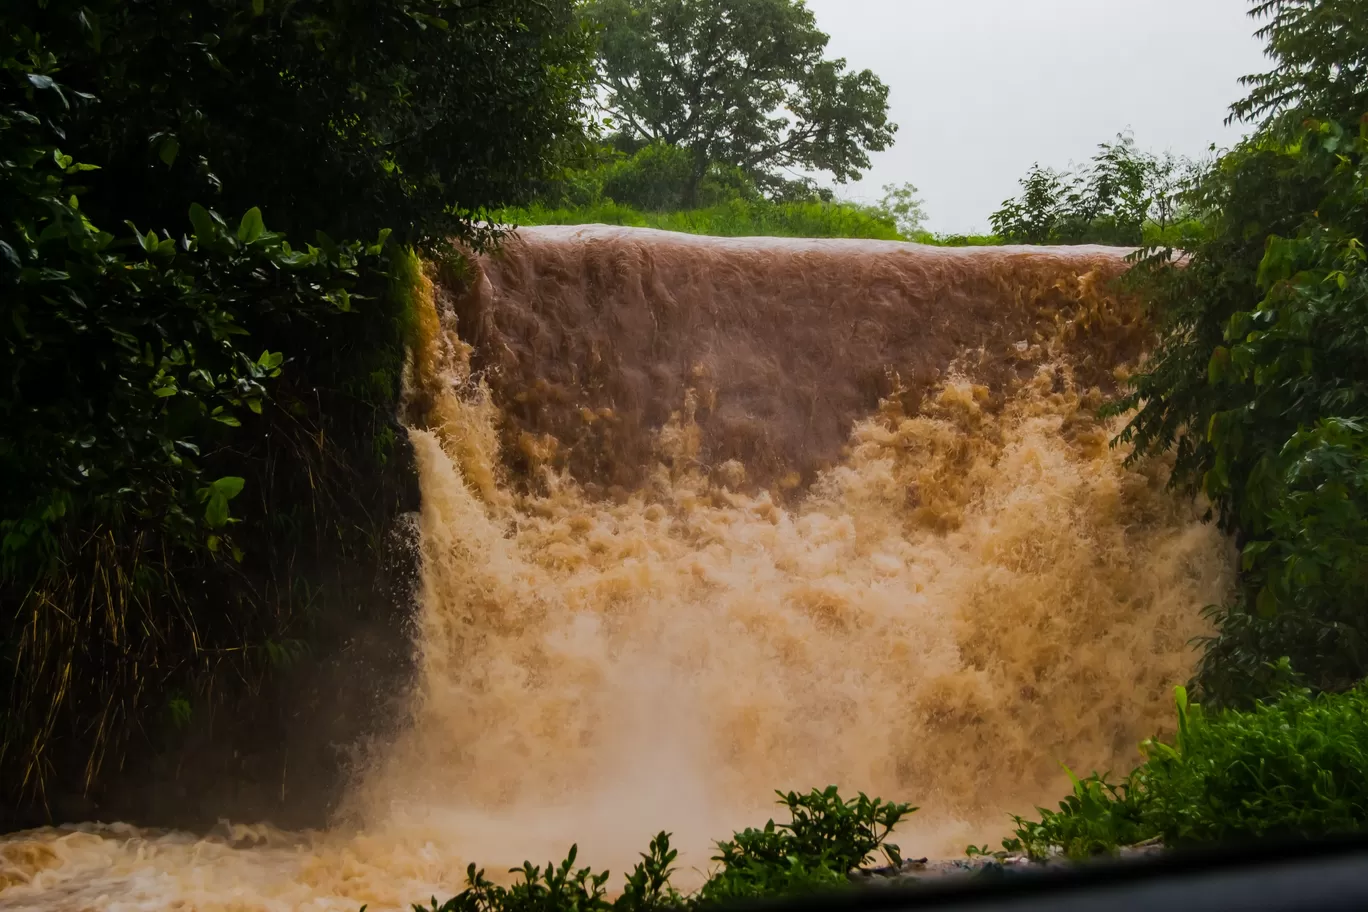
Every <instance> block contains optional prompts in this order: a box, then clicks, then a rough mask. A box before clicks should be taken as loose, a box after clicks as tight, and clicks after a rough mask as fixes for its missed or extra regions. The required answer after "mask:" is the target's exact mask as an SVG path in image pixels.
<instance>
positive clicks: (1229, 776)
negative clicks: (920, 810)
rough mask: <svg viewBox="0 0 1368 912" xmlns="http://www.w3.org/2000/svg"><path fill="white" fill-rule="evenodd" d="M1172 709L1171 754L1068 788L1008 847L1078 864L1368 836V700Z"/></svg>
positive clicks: (1151, 753)
mask: <svg viewBox="0 0 1368 912" xmlns="http://www.w3.org/2000/svg"><path fill="white" fill-rule="evenodd" d="M1281 669H1282V675H1281V677H1283V678H1284V679H1285V678H1286V673H1287V670H1288V669H1287V665H1286V662H1283V663H1281ZM1275 670H1276V669H1275ZM1177 705H1178V733H1177V736H1176V738H1175V739H1174V743H1173V744H1165V743H1163V742H1160V741H1156V740H1151V741H1147V742H1145V744H1144V745H1143V746H1142V750H1143V752H1144V754H1145V762H1144V763H1143V764H1142V765H1141V766H1139V767H1138V768H1137V769H1136V770H1135V771H1134V772H1132V773H1131V774H1130V775H1129V776H1128V777H1126V779H1125V780H1124V781H1122V782H1121V783H1118V784H1112V783H1109V782H1107V781H1106V779H1105V777H1102V776H1097V775H1093V776H1091V777H1089V778H1087V779H1083V780H1079V779H1076V778H1075V779H1074V780H1073V781H1074V789H1073V793H1072V794H1071V795H1070V796H1069V797H1068V798H1066V799H1065V800H1064V801H1062V802H1061V803H1060V805H1059V810H1058V811H1048V810H1045V809H1043V808H1037V810H1038V811H1039V813H1040V819H1039V820H1037V821H1029V820H1024V819H1022V818H1019V817H1018V818H1016V822H1017V830H1016V835H1015V836H1014V837H1011V838H1008V839H1006V840H1004V841H1003V848H1004V849H1005V850H1006V851H1008V852H1027V853H1029V854H1030V855H1032V856H1033V857H1037V858H1042V857H1046V856H1048V855H1050V854H1052V853H1054V852H1056V851H1058V852H1062V853H1063V854H1065V855H1067V856H1069V857H1071V858H1084V857H1088V856H1091V855H1096V854H1103V853H1108V852H1115V851H1116V850H1117V848H1119V847H1120V846H1124V845H1131V844H1134V843H1138V842H1143V841H1148V840H1151V839H1160V840H1162V841H1163V843H1164V844H1165V845H1168V846H1188V845H1216V844H1226V843H1232V842H1238V841H1241V840H1249V839H1259V838H1289V837H1311V836H1324V835H1329V834H1335V833H1347V832H1356V831H1359V830H1361V829H1363V828H1364V827H1365V825H1368V689H1365V688H1363V687H1359V688H1356V689H1354V690H1351V691H1348V692H1346V693H1342V694H1321V695H1319V696H1313V695H1312V694H1311V693H1310V691H1308V690H1306V689H1303V688H1292V689H1290V690H1287V691H1286V692H1284V694H1283V695H1282V696H1281V697H1280V698H1278V699H1277V700H1275V701H1272V702H1268V703H1261V704H1258V705H1255V706H1254V707H1253V708H1252V709H1249V710H1247V711H1239V710H1229V709H1227V710H1222V711H1219V712H1216V713H1207V712H1204V711H1203V709H1202V708H1201V707H1200V706H1197V705H1196V704H1190V703H1188V702H1187V697H1186V694H1185V692H1184V691H1183V690H1182V688H1179V689H1178V698H1177Z"/></svg>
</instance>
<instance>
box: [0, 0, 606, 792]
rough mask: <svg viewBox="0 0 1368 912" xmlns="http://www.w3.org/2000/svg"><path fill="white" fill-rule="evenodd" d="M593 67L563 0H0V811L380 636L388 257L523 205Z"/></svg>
mask: <svg viewBox="0 0 1368 912" xmlns="http://www.w3.org/2000/svg"><path fill="white" fill-rule="evenodd" d="M591 64H592V43H591V37H590V36H589V35H588V34H587V33H586V31H585V30H584V28H583V27H582V25H581V24H580V22H579V18H578V15H577V12H576V10H575V8H574V4H573V3H572V2H570V0H560V2H541V0H527V2H522V0H513V2H508V3H500V4H495V5H483V6H476V7H469V6H466V5H464V4H461V3H459V2H456V0H430V2H409V0H375V2H357V3H346V4H334V3H331V2H327V3H324V2H308V0H305V2H289V3H285V2H277V0H253V2H242V3H239V2H229V0H196V2H189V3H186V2H177V3H161V2H137V3H125V2H119V0H103V2H102V0H83V2H81V3H76V2H67V0H41V2H40V0H15V2H12V3H6V4H5V5H4V7H3V9H0V71H2V72H0V307H3V311H4V313H3V319H0V335H3V346H4V347H3V358H4V370H3V376H4V377H5V386H4V387H3V389H0V424H2V425H3V426H4V429H5V431H4V436H3V437H2V438H0V471H3V473H4V475H5V478H6V484H5V485H4V487H3V489H2V490H0V510H2V512H0V604H2V605H3V611H0V681H3V683H0V807H4V808H6V812H5V813H6V814H8V813H11V812H12V810H11V809H16V808H20V807H23V806H25V804H27V806H30V807H31V806H34V803H35V802H36V803H37V805H38V806H39V807H41V806H42V804H43V803H44V802H45V800H46V797H45V796H48V795H50V794H54V793H55V794H56V795H58V796H60V795H63V794H66V795H70V794H73V793H74V794H80V793H81V792H82V791H83V790H87V789H90V788H94V787H95V786H96V785H97V784H98V783H100V782H101V781H103V780H106V779H110V778H112V777H113V776H114V775H115V774H116V773H117V771H118V769H119V767H120V765H121V764H122V762H123V759H124V757H125V755H126V754H125V750H126V749H128V748H130V747H133V748H136V747H138V746H140V745H148V746H152V747H154V748H155V746H156V744H158V743H166V742H168V741H173V740H175V739H177V738H180V739H182V740H184V739H187V738H189V737H190V735H191V734H192V733H193V734H194V735H195V736H196V737H197V738H198V739H199V740H200V741H202V742H203V741H205V740H206V739H208V740H210V741H211V742H212V739H209V738H208V732H209V731H210V730H211V726H212V725H213V724H214V715H215V712H214V711H215V710H216V709H219V708H224V707H231V706H232V705H233V704H234V703H235V702H236V701H246V703H247V704H248V705H253V704H254V705H255V706H256V708H255V709H253V710H251V713H250V714H249V715H247V716H246V717H245V718H244V724H243V726H242V727H243V729H244V731H245V732H246V733H247V734H248V736H249V738H253V737H254V738H255V739H257V740H258V741H261V740H265V741H267V742H268V743H269V742H270V741H271V740H272V739H284V738H285V734H284V733H283V731H282V728H281V727H280V726H283V725H284V721H283V717H280V719H279V720H278V724H277V725H270V724H263V722H265V720H266V719H267V718H269V717H268V716H266V715H265V714H264V713H263V711H262V709H261V708H260V707H261V705H262V704H265V705H266V706H271V705H272V700H271V699H270V694H271V693H275V694H276V696H279V695H280V694H281V691H279V690H277V691H269V682H270V681H272V680H276V679H279V678H280V677H281V675H279V674H277V675H274V676H273V675H271V674H268V672H271V670H272V669H275V670H276V671H278V672H281V671H282V669H284V668H285V667H286V666H294V665H300V664H313V665H315V666H319V665H321V664H324V663H325V659H326V657H327V656H328V655H330V654H331V655H334V656H335V655H336V654H337V652H338V650H341V649H343V648H344V646H345V644H346V642H347V641H348V639H349V637H350V635H351V633H352V632H353V628H354V626H355V625H356V624H357V623H365V622H369V623H371V624H372V625H374V626H377V627H381V628H388V629H392V630H393V631H394V634H393V635H391V638H390V639H391V642H393V641H394V640H395V639H396V638H402V632H401V631H402V623H401V622H402V611H404V610H406V608H404V607H403V606H404V605H405V604H406V603H407V601H408V594H407V592H406V591H388V590H389V589H391V588H394V587H397V589H398V590H403V588H404V584H403V581H402V579H400V578H399V577H402V573H399V574H398V576H397V577H396V575H395V574H394V573H390V572H388V571H387V570H386V567H385V561H386V559H387V558H386V555H387V553H389V552H390V551H393V550H394V549H393V548H392V547H390V545H389V544H388V541H389V537H390V535H391V532H392V527H393V524H394V519H395V517H396V515H397V514H398V513H399V512H400V511H401V510H402V509H406V508H409V509H411V507H412V503H411V500H412V498H411V497H408V498H407V502H408V506H407V507H405V502H406V495H405V493H404V492H405V490H406V489H407V488H409V487H411V482H410V480H409V478H408V474H407V470H406V469H405V468H404V466H403V464H402V463H403V454H404V450H403V448H402V445H401V444H402V441H401V439H400V436H399V434H398V433H397V426H396V424H395V421H396V402H397V395H398V387H399V374H400V369H401V367H402V361H403V353H404V344H405V331H406V320H407V314H406V310H405V307H406V295H405V290H406V288H407V287H408V284H409V281H408V279H409V278H411V275H412V272H413V269H414V268H415V267H414V264H413V255H412V254H411V253H409V252H408V247H407V246H406V245H415V246H416V247H417V248H418V249H420V250H435V249H437V245H440V244H444V243H445V242H446V240H447V239H448V238H451V237H456V238H460V239H463V240H465V241H467V242H469V243H474V244H479V243H482V242H484V241H485V240H487V239H488V237H489V234H490V232H489V229H487V228H482V227H480V224H481V222H480V220H479V219H480V216H481V214H482V213H483V212H485V211H486V210H487V209H488V208H489V207H493V206H504V205H510V204H519V203H523V202H526V201H528V200H530V199H531V191H530V186H529V181H532V182H535V180H536V179H538V178H539V177H544V176H546V175H548V174H550V173H551V172H552V171H553V170H555V169H556V168H557V167H559V164H558V163H559V162H560V161H561V159H562V158H563V157H564V156H565V155H566V154H567V151H566V150H567V149H570V150H573V149H574V148H575V146H576V143H578V142H580V140H579V139H577V137H582V136H583V131H582V129H581V126H580V125H581V114H580V110H579V103H580V100H581V99H582V98H583V97H584V92H585V86H586V85H587V84H588V80H589V76H590V72H591ZM491 110H497V111H499V112H500V114H499V116H498V117H494V118H490V117H489V116H488V112H489V111H491ZM268 226H269V227H268ZM272 229H274V230H272ZM396 459H398V462H396V461H395V460H396ZM363 477H364V478H367V479H369V480H370V481H369V482H368V483H366V484H361V485H358V484H356V483H355V481H356V479H358V478H363ZM400 550H402V549H400ZM409 560H410V561H411V558H409ZM358 602H360V603H361V607H360V608H359V609H358V607H357V606H358ZM306 660H307V661H306ZM349 661H353V662H356V661H361V657H359V656H355V655H353V656H350V657H349ZM282 674H283V672H282ZM345 680H346V676H345V675H338V676H337V679H336V680H335V681H334V682H333V683H334V684H335V685H336V686H338V687H340V688H342V689H343V690H345V687H346V685H345ZM301 684H302V682H301V681H300V680H295V681H294V682H293V684H291V685H288V686H289V687H292V688H295V689H298V688H300V687H301ZM276 686H277V687H284V686H286V685H283V684H280V683H279V681H277V685H276ZM263 688H268V690H265V691H264V690H263ZM358 692H359V691H358ZM341 697H342V694H341V693H333V694H331V695H330V698H331V699H333V700H338V699H339V698H341ZM324 705H327V704H324ZM334 705H336V704H334ZM358 710H359V707H353V712H354V713H356V712H357V711H358ZM253 715H254V716H255V718H253ZM334 715H336V714H334ZM227 716H228V718H226V719H224V720H220V721H219V723H218V724H219V726H220V728H222V727H223V726H224V725H228V724H229V723H230V722H231V717H232V713H231V712H230V713H228V714H227ZM247 719H250V720H251V721H250V722H248V721H247ZM344 724H347V723H346V722H345V720H344ZM178 731H180V732H181V734H180V735H178V734H177V732H178ZM325 737H326V736H325ZM248 746H249V745H247V744H236V743H235V744H233V746H232V749H231V750H224V751H222V752H221V753H223V754H227V755H236V754H237V752H238V750H237V749H238V747H242V748H244V751H245V749H246V748H247V747H248ZM252 746H255V745H252ZM217 753H219V752H214V754H215V755H214V756H212V757H211V758H209V760H212V761H217V760H218V757H217ZM224 762H225V763H226V762H227V761H226V760H225V761H224ZM204 766H205V768H206V771H207V773H208V775H210V776H212V775H214V771H215V770H219V771H220V772H221V773H222V774H224V775H232V773H223V772H222V770H220V769H219V766H218V765H217V764H216V762H208V761H206V763H205V764H204ZM306 767H307V765H306ZM301 774H302V775H303V776H305V777H306V781H307V777H309V776H311V775H312V771H311V770H310V769H308V768H306V769H305V770H303V771H301ZM263 810H264V809H263Z"/></svg>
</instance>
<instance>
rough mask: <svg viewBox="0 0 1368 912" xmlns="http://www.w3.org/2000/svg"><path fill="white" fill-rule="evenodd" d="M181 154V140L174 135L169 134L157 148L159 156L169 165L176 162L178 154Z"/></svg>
mask: <svg viewBox="0 0 1368 912" xmlns="http://www.w3.org/2000/svg"><path fill="white" fill-rule="evenodd" d="M178 154H180V140H179V139H177V138H176V137H175V136H174V135H171V136H167V137H166V138H165V139H163V140H162V142H161V145H160V146H159V147H158V148H157V156H158V157H159V158H160V159H161V160H162V161H163V162H165V163H166V165H167V167H170V166H171V165H173V164H175V161H176V156H177V155H178Z"/></svg>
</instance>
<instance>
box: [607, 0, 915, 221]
mask: <svg viewBox="0 0 1368 912" xmlns="http://www.w3.org/2000/svg"><path fill="white" fill-rule="evenodd" d="M587 14H588V16H589V18H590V19H591V21H593V22H594V23H595V24H596V25H597V27H598V28H599V29H601V31H602V37H601V42H600V48H599V72H600V79H601V83H602V87H603V89H604V91H605V99H604V102H605V107H606V111H607V113H608V114H609V115H610V121H609V123H608V124H607V126H608V127H609V129H610V130H613V131H616V132H618V133H619V134H620V135H621V136H622V137H623V138H624V139H625V140H626V141H627V142H628V143H638V144H649V143H664V144H666V145H668V146H675V147H678V148H679V149H682V150H684V151H686V152H687V153H688V156H689V158H688V171H687V173H686V180H685V183H684V194H683V197H682V199H681V201H680V203H679V204H678V205H677V206H676V208H679V207H682V208H694V207H696V206H698V205H700V203H701V199H700V196H699V192H700V188H701V187H702V184H703V182H704V179H705V178H706V177H707V175H708V174H709V173H710V171H711V170H712V169H713V168H714V167H715V166H718V165H721V166H723V167H725V168H727V169H739V170H740V171H741V172H743V173H744V174H746V175H747V176H748V177H749V178H750V179H751V180H752V181H753V182H754V183H755V184H756V185H757V186H758V187H760V188H761V189H763V190H765V191H766V192H767V193H770V194H771V195H773V194H778V195H780V196H783V195H785V194H787V193H789V192H791V187H790V185H792V184H793V181H792V180H791V179H789V178H785V177H783V176H782V174H783V172H784V171H786V170H812V171H825V172H829V173H831V174H832V175H834V177H835V178H836V180H837V181H845V180H849V179H852V178H858V177H859V174H860V172H861V171H862V170H863V169H865V168H867V167H869V155H868V153H869V152H870V151H878V150H882V149H886V148H888V146H889V145H891V143H892V141H893V134H894V132H895V131H896V129H897V127H896V126H895V125H893V124H890V123H889V122H888V116H887V114H888V88H887V86H885V85H884V84H883V83H882V82H880V81H879V79H878V77H876V76H875V75H874V74H873V73H871V72H870V71H869V70H862V71H859V72H850V71H847V69H846V62H845V61H844V60H840V59H835V60H832V59H827V58H825V57H824V54H825V51H826V45H827V40H828V39H827V36H826V35H825V34H823V33H822V32H821V31H820V30H819V29H818V28H817V25H816V21H815V19H814V18H813V15H812V13H811V11H810V10H808V9H807V8H806V6H804V4H803V3H801V2H797V0H744V2H736V0H593V2H591V3H589V4H588V6H587ZM801 192H802V193H803V194H804V195H806V194H808V193H810V192H811V191H810V188H809V187H808V186H807V185H806V184H805V185H804V186H803V187H802V188H801ZM619 201H620V202H626V200H619Z"/></svg>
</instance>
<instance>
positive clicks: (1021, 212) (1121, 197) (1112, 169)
mask: <svg viewBox="0 0 1368 912" xmlns="http://www.w3.org/2000/svg"><path fill="white" fill-rule="evenodd" d="M1097 149H1098V151H1097V154H1096V155H1094V156H1093V157H1092V159H1091V160H1090V161H1089V162H1088V163H1087V164H1086V165H1084V166H1083V167H1082V168H1080V169H1079V170H1078V171H1076V172H1068V171H1065V172H1059V171H1055V170H1054V169H1051V168H1042V167H1041V166H1040V165H1039V164H1038V163H1037V164H1033V165H1032V166H1031V168H1030V170H1029V171H1027V172H1026V176H1025V177H1024V178H1022V179H1021V182H1020V185H1021V190H1022V192H1021V195H1020V196H1018V197H1017V198H1016V199H1010V200H1005V201H1004V202H1003V204H1002V207H1001V208H1000V209H999V210H998V211H997V212H995V213H993V215H992V216H991V221H992V225H993V230H994V231H995V232H997V234H998V236H999V237H1001V238H1003V239H1004V240H1007V241H1010V242H1014V243H1022V244H1086V243H1092V244H1124V245H1132V244H1136V245H1138V244H1140V243H1142V241H1143V240H1144V237H1145V227H1146V225H1147V224H1150V223H1153V224H1154V226H1155V228H1156V229H1157V230H1158V231H1159V232H1160V233H1161V234H1162V233H1163V232H1165V231H1167V230H1168V229H1169V228H1170V227H1171V226H1172V224H1173V223H1174V221H1175V219H1176V217H1177V214H1178V197H1179V192H1180V190H1181V189H1182V187H1183V186H1185V182H1186V180H1187V179H1188V176H1189V175H1190V173H1191V170H1192V165H1191V163H1190V162H1189V161H1188V160H1187V159H1180V158H1177V157H1175V156H1174V155H1173V154H1172V153H1165V154H1164V155H1162V156H1160V155H1155V154H1153V153H1149V152H1142V151H1140V150H1139V149H1138V148H1136V145H1135V139H1134V137H1132V136H1131V135H1130V133H1121V134H1119V135H1118V136H1117V137H1116V141H1115V142H1110V143H1102V144H1100V145H1099V146H1098V147H1097Z"/></svg>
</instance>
